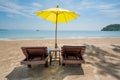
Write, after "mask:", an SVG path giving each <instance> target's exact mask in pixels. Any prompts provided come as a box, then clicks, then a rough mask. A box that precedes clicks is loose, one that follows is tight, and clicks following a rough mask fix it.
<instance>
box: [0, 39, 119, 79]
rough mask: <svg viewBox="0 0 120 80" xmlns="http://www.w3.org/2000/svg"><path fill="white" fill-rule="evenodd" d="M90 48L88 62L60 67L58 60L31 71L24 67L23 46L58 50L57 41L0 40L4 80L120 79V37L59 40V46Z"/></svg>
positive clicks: (87, 55)
mask: <svg viewBox="0 0 120 80" xmlns="http://www.w3.org/2000/svg"><path fill="white" fill-rule="evenodd" d="M63 45H86V52H85V55H84V56H83V57H84V59H85V61H86V63H85V64H82V66H81V67H80V66H79V65H72V64H70V65H65V66H60V65H59V64H58V61H54V62H52V65H51V66H49V67H48V68H45V67H44V65H33V66H32V68H31V69H29V68H27V67H26V66H24V65H21V64H20V61H21V60H22V59H24V58H25V56H24V54H23V53H22V51H21V47H23V46H47V47H49V48H54V39H36V40H33V39H31V40H13V39H11V40H0V80H120V38H76V39H58V46H59V47H61V46H63Z"/></svg>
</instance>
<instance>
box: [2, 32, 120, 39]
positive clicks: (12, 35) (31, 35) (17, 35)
mask: <svg viewBox="0 0 120 80" xmlns="http://www.w3.org/2000/svg"><path fill="white" fill-rule="evenodd" d="M54 33H55V32H54V31H45V30H40V31H36V30H2V31H0V39H36V38H38V39H39V38H54V35H55V34H54ZM80 37H120V31H58V38H80Z"/></svg>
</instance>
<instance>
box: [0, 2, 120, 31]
mask: <svg viewBox="0 0 120 80" xmlns="http://www.w3.org/2000/svg"><path fill="white" fill-rule="evenodd" d="M57 5H59V6H60V8H64V9H68V10H71V11H74V12H76V13H77V14H79V15H80V16H79V17H77V19H76V20H72V21H70V22H68V23H59V24H58V29H59V30H88V31H89V30H90V31H91V30H92V31H94V30H101V29H102V28H103V27H105V26H107V25H109V24H120V0H0V29H34V30H36V29H39V30H55V24H54V23H52V22H50V21H46V20H44V19H42V18H41V17H38V16H36V15H35V12H37V11H41V10H44V9H49V8H54V7H56V6H57Z"/></svg>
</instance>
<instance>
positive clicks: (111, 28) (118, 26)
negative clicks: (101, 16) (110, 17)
mask: <svg viewBox="0 0 120 80" xmlns="http://www.w3.org/2000/svg"><path fill="white" fill-rule="evenodd" d="M101 31H120V24H110V25H108V26H106V27H104V28H103V29H102V30H101Z"/></svg>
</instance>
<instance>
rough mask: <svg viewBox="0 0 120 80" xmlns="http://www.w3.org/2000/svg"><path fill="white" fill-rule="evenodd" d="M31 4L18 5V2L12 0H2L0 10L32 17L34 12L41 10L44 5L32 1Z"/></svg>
mask: <svg viewBox="0 0 120 80" xmlns="http://www.w3.org/2000/svg"><path fill="white" fill-rule="evenodd" d="M31 5H32V6H23V5H18V4H17V3H15V2H12V1H10V0H4V1H1V0H0V11H1V12H7V14H9V13H10V15H12V14H17V15H21V16H25V17H32V16H33V15H34V12H35V11H37V10H39V8H40V7H42V5H40V4H37V3H32V4H31ZM38 7H39V8H38Z"/></svg>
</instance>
